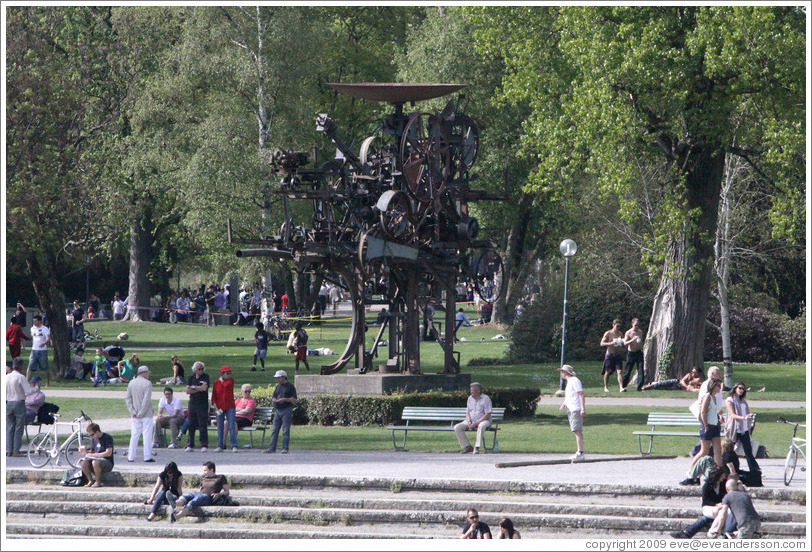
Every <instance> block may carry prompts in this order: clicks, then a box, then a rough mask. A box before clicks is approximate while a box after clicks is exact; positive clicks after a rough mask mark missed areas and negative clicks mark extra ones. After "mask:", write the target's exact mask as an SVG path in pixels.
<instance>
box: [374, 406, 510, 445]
mask: <svg viewBox="0 0 812 552" xmlns="http://www.w3.org/2000/svg"><path fill="white" fill-rule="evenodd" d="M466 414H467V408H465V407H425V406H405V407H403V413H402V414H401V415H400V419H401V420H403V421H404V422H406V424H405V425H396V424H393V425H389V426H387V427H386V429H391V430H392V445H393V446H394V447H395V450H406V438H407V437H408V435H409V432H410V431H452V432H453V431H454V426H455V425H456V424H458V423H459V422H462V421H464V420H465V416H466ZM504 419H505V409H504V408H493V409H492V410H491V427H489V428H488V429H487V431H492V432H493V446H492V447H491V448H488V445H487V444H486V443H485V442H483V443H482V445H483V447H484V448H485V450H490V451H492V452H499V440H498V438H497V432H498V431H499V422H501V421H503V420H504ZM412 422H416V423H423V422H448V425H416V423H415V424H413V423H412ZM398 431H402V432H403V443H402V444H401V445H400V446H398V444H397V438H396V434H397V432H398ZM483 441H484V439H483Z"/></svg>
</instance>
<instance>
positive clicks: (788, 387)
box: [54, 313, 807, 401]
mask: <svg viewBox="0 0 812 552" xmlns="http://www.w3.org/2000/svg"><path fill="white" fill-rule="evenodd" d="M472 314H473V313H469V316H471V317H472V318H473V316H472ZM86 327H87V328H88V329H89V330H90V331H91V332H93V331H94V330H95V328H96V327H98V328H99V331H100V333H101V335H102V338H103V341H102V343H103V344H104V345H108V344H110V343H113V342H115V341H116V340H115V336H116V335H118V334H119V333H120V332H127V333H128V334H129V336H130V339H129V340H128V341H126V342H123V343H121V344H122V345H123V347H124V349H125V351H126V352H127V354H128V355H130V354H132V353H134V352H137V353H138V354H139V356H140V358H141V362H142V363H144V364H147V365H148V366H149V367H150V368H151V369H152V376H153V379H158V378H163V377H167V376H169V375H171V364H170V362H169V356H170V355H171V354H177V355H178V356H179V357H180V359H181V361H182V362H183V364H184V366H185V368H186V373H187V374H188V373H189V372H190V369H191V366H192V363H193V362H194V361H196V360H201V361H203V362H204V363H206V366H207V369H208V371H209V372H210V373H211V374H216V373H217V369H218V368H219V367H220V366H222V365H224V364H228V365H229V366H231V368H232V372H233V374H234V378H235V380H236V382H237V385H240V384H243V383H251V384H252V385H254V386H267V385H272V384H275V381H273V378H272V375H273V372H274V371H275V370H278V369H283V370H289V371H292V369H293V367H294V360H293V355H289V354H287V353H286V352H285V347H284V343H283V342H274V341H272V342H271V344H270V347H269V349H268V358H267V359H266V372H260V371H257V372H251V371H250V370H251V364H252V361H253V353H254V344H253V335H254V328H253V327H249V326H242V327H241V326H215V327H207V326H204V325H202V324H194V325H193V324H185V323H179V324H157V323H152V322H143V323H137V324H136V323H129V322H109V321H103V322H95V323H88V324H86ZM306 329H307V331H308V333H309V334H310V341H309V343H308V345H309V347H310V348H313V349H315V348H321V347H327V348H330V349H333V350H334V351H336V352H340V351H343V350H344V347H345V346H346V341H347V338H348V335H349V321H348V320H347V318H346V316H338V317H336V319H331V318H330V317H327V319H326V320H325V321H324V322H323V323H322V325H320V326H316V325H311V326H307V328H306ZM376 333H377V332H376V328H375V326H370V330H369V331H368V332H367V345H368V346H370V345H371V343H372V340H373V339H374V337H375V335H376ZM499 333H501V330H499V329H498V328H495V327H492V326H482V327H470V328H461V330H460V332H459V337H462V338H465V339H466V340H467V341H464V342H460V343H457V344H456V346H455V348H456V350H458V351H459V352H460V362H461V364H462V371H464V372H467V373H470V374H471V377H472V378H473V380H475V381H479V382H481V383H482V384H483V385H484V386H485V388H486V393H487V388H488V387H530V388H536V389H540V391H541V393H542V394H550V393H552V392H554V391H555V390H556V389H558V378H559V376H558V363H559V360H558V359H557V358H555V359H549V361H547V362H543V363H541V364H500V363H498V362H495V363H494V364H492V365H489V366H469V365H468V363H469V362H470V361H471V360H472V359H478V358H492V359H500V358H502V357H503V355H504V353H505V352H506V350H507V349H508V347H509V346H510V340H507V339H506V340H493V339H492V338H493V337H494V336H496V335H497V334H499ZM238 338H242V339H244V340H243V341H238ZM93 343H94V342H88V343H87V352H86V354H85V356H86V357H89V358H90V359H92V358H93V355H94V352H93V350H92V347H93ZM420 352H421V364H422V369H423V371H424V372H426V373H436V372H440V371H441V370H442V359H443V353H442V349H441V348H440V346H439V345H438V344H437V343H432V342H423V343H421V349H420ZM385 355H386V348H380V349H379V357H378V359H376V360H375V361H374V364H375V365H377V364H379V363H382V362H383V358H384V357H385ZM336 358H337V357H336V356H330V357H319V356H315V357H309V358H308V361H309V362H310V364H311V371H313V372H316V373H318V370H319V366H320V365H321V363H322V362H332V361H334V360H335V359H336ZM570 364H572V365H573V367H574V368H575V371H576V372H577V373H578V377H579V378H580V379H581V382H582V383H583V385H584V390H585V392H586V394H587V395H588V396H589V395H591V396H598V395H601V396H610V397H612V396H614V397H621V396H622V397H628V398H630V399H632V398H633V397H634V396H635V395H637V394H638V393H637V391H635V390H634V386H633V385H630V389H631V390H630V392H628V393H625V394H621V393H619V392H618V389H617V379H615V380H614V382H611V381H610V384H609V390H610V391H609V393H604V391H603V379H602V376H601V373H600V371H601V364H602V360H601V351H600V350H599V348H598V347H596V356H595V359H594V360H591V361H573V362H570ZM712 364H719V365H721V362H716V363H714V362H707V363H705V368H706V369H707V368H708V367H709V366H711V365H712ZM350 368H352V365H351V366H350ZM734 371H735V372H734V373H735V379H736V380H739V379H741V380H743V381H744V382H745V383H746V384H747V385H748V386H750V387H751V388H752V389H753V390H756V389H761V388H762V387H766V388H767V390H766V391H765V392H764V393H755V392H752V393H751V394H750V395H749V397H750V398H751V399H759V400H796V401H805V400H806V389H807V381H806V373H805V371H806V366H805V365H804V364H737V365H735V366H734ZM54 386H55V387H64V388H87V387H88V384H87V383H81V382H57V383H55V384H54ZM123 387H124V386H123V385H115V386H112V387H111V388H108V389H123ZM98 391H99V393H103V392H104V389H103V388H98ZM645 395H646V396H653V397H657V396H661V397H678V396H681V395H682V396H685V394H684V393H683V392H679V391H646V392H645Z"/></svg>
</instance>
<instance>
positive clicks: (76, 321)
mask: <svg viewBox="0 0 812 552" xmlns="http://www.w3.org/2000/svg"><path fill="white" fill-rule="evenodd" d="M71 318H73V328H72V332H71V335H72V336H73V339H71V341H73V342H74V343H77V344H78V343H84V342H85V320H86V319H85V311H84V309H83V308H82V307H80V306H79V300H78V299H76V300H74V301H73V310H72V311H71Z"/></svg>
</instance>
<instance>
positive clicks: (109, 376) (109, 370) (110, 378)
mask: <svg viewBox="0 0 812 552" xmlns="http://www.w3.org/2000/svg"><path fill="white" fill-rule="evenodd" d="M94 360H95V362H94V363H93V387H98V386H99V384H102V385H103V386H104V385H107V384H112V383H121V378H119V377H118V368H116V367H115V366H113V363H112V362H110V355H109V353H108V352H107V350H106V349H102V348H101V347H99V348H97V349H96V357H95V358H94Z"/></svg>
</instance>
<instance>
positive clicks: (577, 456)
mask: <svg viewBox="0 0 812 552" xmlns="http://www.w3.org/2000/svg"><path fill="white" fill-rule="evenodd" d="M584 458H586V456H585V455H584V453H583V452H576V453H575V454H573V455H572V456H570V460H572V461H573V462H580V461H581V460H583V459H584Z"/></svg>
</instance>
